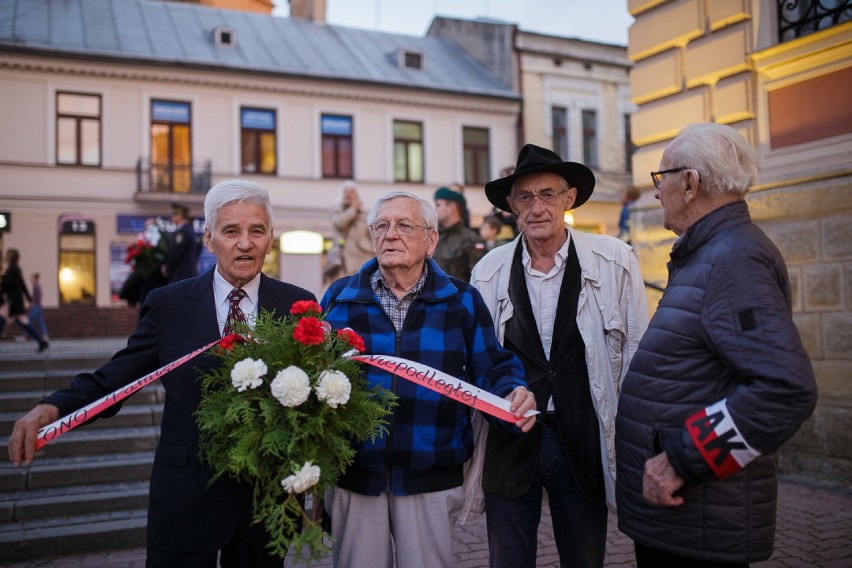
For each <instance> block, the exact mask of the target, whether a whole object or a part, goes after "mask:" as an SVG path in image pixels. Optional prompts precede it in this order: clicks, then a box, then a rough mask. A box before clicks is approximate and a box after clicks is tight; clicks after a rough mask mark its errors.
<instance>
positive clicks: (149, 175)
mask: <svg viewBox="0 0 852 568" xmlns="http://www.w3.org/2000/svg"><path fill="white" fill-rule="evenodd" d="M212 177H213V174H212V166H211V163H210V160H208V161H206V162H200V161H192V162H190V163H188V164H171V163H157V162H154V163H152V162H151V161H150V160H148V159H147V158H139V161H137V162H136V191H137V192H140V193H207V190H208V189H210V181H211V179H212Z"/></svg>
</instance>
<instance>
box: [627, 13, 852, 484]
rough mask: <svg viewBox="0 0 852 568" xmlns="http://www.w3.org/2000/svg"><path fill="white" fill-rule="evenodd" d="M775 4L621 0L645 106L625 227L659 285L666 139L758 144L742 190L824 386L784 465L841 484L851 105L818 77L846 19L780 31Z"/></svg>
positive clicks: (847, 370)
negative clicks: (802, 133) (657, 193)
mask: <svg viewBox="0 0 852 568" xmlns="http://www.w3.org/2000/svg"><path fill="white" fill-rule="evenodd" d="M777 7H778V3H777V2H774V1H772V0H737V1H730V2H728V1H726V2H717V1H715V0H628V8H629V10H630V13H631V15H633V16H634V18H635V19H636V22H635V24H634V25H633V26H632V27H631V29H630V41H629V45H628V55H629V56H630V58H631V59H632V60H633V64H634V65H633V69H632V71H631V76H630V82H631V92H632V96H633V100H634V102H635V103H636V104H637V105H638V106H639V108H638V110H637V112H636V113H635V114H634V115H633V137H634V143H635V144H636V145H637V152H636V154H635V155H634V159H633V172H634V176H633V183H634V185H635V186H636V187H639V188H641V189H642V190H643V196H642V198H641V199H640V200H639V201H638V202H637V203H636V205H635V206H634V209H633V211H632V213H631V227H632V240H633V244H634V246H635V247H636V250H637V254H638V255H639V260H640V263H641V266H642V272H643V276H644V278H645V280H646V281H647V282H651V283H654V284H660V285H664V284H665V282H666V278H667V271H666V266H665V265H666V262H667V261H668V255H669V251H670V250H671V246H672V244H673V242H674V238H675V235H674V234H673V233H671V232H670V231H667V230H665V229H663V228H662V212H661V209H660V207H659V203H658V202H657V201H656V200H655V199H654V197H653V186H652V185H651V182H650V181H651V180H650V178H649V176H648V173H649V172H650V171H652V170H657V169H659V163H660V158H661V156H662V152H663V149H664V148H665V146H666V144H668V142H669V141H671V139H672V138H673V137H674V136H676V135H677V133H678V131H679V130H680V129H681V128H682V127H683V126H684V125H686V124H688V123H691V122H718V123H723V124H728V125H730V126H732V127H733V128H736V129H737V130H738V131H739V132H740V133H741V134H743V136H745V138H746V139H747V140H749V141H750V142H751V143H752V144H753V145H754V146H755V148H756V149H757V151H758V154H759V156H760V159H761V166H760V176H759V179H758V182H757V184H756V186H755V188H754V190H753V191H752V192H751V193H750V194H749V195H748V196H747V201H748V203H749V208H750V210H751V213H752V217H753V218H754V220H755V221H756V222H757V224H758V225H759V226H760V227H761V228H762V229H763V230H764V231H765V232H766V233H767V234H768V235H769V237H770V238H771V239H772V240H773V241H774V242H775V243H776V245H777V246H778V248H779V249H780V250H781V252H782V254H783V255H784V259H785V260H786V262H787V265H788V269H789V273H790V279H791V285H792V292H793V314H794V319H795V322H796V324H797V326H798V328H799V331H800V333H801V336H802V340H803V343H804V345H805V348H806V349H807V351H808V354H809V355H810V357H811V361H812V363H813V366H814V371H815V374H816V377H817V382H818V385H819V390H820V394H819V401H818V404H817V408H816V411H815V412H814V414H813V416H812V417H811V418H810V419H809V420H808V421H807V422H806V423H805V424H804V425H803V427H802V428H801V430H800V431H799V433H798V434H797V435H796V436H795V437H794V438H793V439H792V440H790V442H788V444H787V445H786V446H785V447H784V448H783V449H782V453H781V458H782V459H781V468H782V471H784V472H785V473H791V474H796V475H801V476H804V477H808V478H810V479H813V480H817V481H824V482H829V483H837V484H843V485H849V484H852V434H850V432H852V428H850V426H852V412H851V411H852V166H851V165H850V163H849V156H850V155H852V119H850V117H849V115H850V112H849V110H848V109H849V108H850V107H849V105H848V104H846V105H837V104H831V103H830V102H829V101H830V100H831V99H830V97H829V95H830V94H831V93H827V92H825V89H823V88H821V87H820V85H821V84H823V83H822V82H823V81H825V80H826V78H834V79H836V81H847V80H848V77H849V69H850V67H852V60H850V58H849V55H848V54H849V47H850V45H852V22H845V23H840V24H838V25H835V26H829V27H827V28H825V29H822V30H820V31H817V32H814V33H811V34H808V35H806V36H803V37H800V38H798V39H796V40H794V41H789V42H784V43H779V42H778V39H777V29H778V21H777ZM791 86H792V87H795V88H796V93H795V94H797V95H798V96H799V98H798V99H797V104H796V105H792V107H793V108H792V110H791V108H790V107H791V105H787V106H784V105H781V104H773V99H772V95H773V94H775V95H779V93H780V94H784V89H788V88H790V87H791ZM835 90H836V89H835ZM776 98H778V97H777V96H776ZM789 100H791V99H790V98H789V97H788V98H787V99H784V98H783V97H782V100H781V101H780V102H789ZM778 102H779V101H776V103H778ZM782 108H783V109H784V112H781V110H782ZM773 112H775V114H774V115H773ZM791 112H793V113H795V116H791V114H790V113H791ZM826 113H828V114H831V115H832V117H831V119H829V120H828V123H829V124H830V126H831V128H826V127H825V124H826V119H825V118H823V117H822V115H823V114H826ZM791 121H793V123H794V124H795V125H797V128H799V129H802V128H803V127H802V125H805V126H806V127H808V128H809V130H808V131H809V132H816V133H822V136H821V137H820V136H810V137H808V138H807V139H802V140H799V141H798V142H797V143H795V144H789V143H786V144H785V143H782V142H783V141H782V140H781V138H780V137H779V136H778V135H777V132H778V131H779V129H781V130H783V127H784V126H785V125H786V124H788V123H791ZM648 299H649V306H650V307H651V309H652V310H653V309H654V308H655V307H656V304H657V300H658V299H659V293H658V292H656V291H653V290H649V291H648Z"/></svg>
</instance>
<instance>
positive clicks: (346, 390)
mask: <svg viewBox="0 0 852 568" xmlns="http://www.w3.org/2000/svg"><path fill="white" fill-rule="evenodd" d="M351 392H352V384H351V383H350V382H349V378H348V377H347V376H346V375H344V374H343V373H341V372H340V371H323V372H322V373H320V376H319V384H318V385H317V398H319V399H320V400H324V401H326V403H328V405H329V406H330V407H332V408H337V407H338V405H340V404H346V402H347V401H348V400H349V394H350V393H351Z"/></svg>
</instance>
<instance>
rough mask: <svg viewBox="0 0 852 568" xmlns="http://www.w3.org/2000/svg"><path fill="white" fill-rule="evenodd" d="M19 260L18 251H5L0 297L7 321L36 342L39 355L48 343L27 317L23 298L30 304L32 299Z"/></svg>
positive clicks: (19, 254) (11, 249)
mask: <svg viewBox="0 0 852 568" xmlns="http://www.w3.org/2000/svg"><path fill="white" fill-rule="evenodd" d="M20 260H21V253H19V252H18V249H13V248H10V249H9V250H8V251H6V272H4V273H3V282H2V284H0V295H2V296H3V297H4V299H5V301H6V302H7V303H8V304H9V306H8V319H10V320H12V321H14V322H15V323H17V324H18V326H19V327H20V328H21V329H23V330H24V332H25V333H26V334H27V335H29V336H30V337H32V338H33V339H35V340H36V342H37V343H38V352H39V353H41V352H42V351H44V350H45V349H47V348H48V347H50V343H48V342H47V340H46V339H44V338H43V337H42V336H41V334H40V333H39V332H38V331H36V329H35V328H34V327H33V326H32V324H31V323H30V319H29V317H28V316H27V310H26V307H25V305H24V298H26V300H27V302H32V297H31V296H30V292H29V290H27V283H26V282H24V276H23V273H22V272H21V267H20V266H19V262H20Z"/></svg>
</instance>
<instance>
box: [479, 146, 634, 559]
mask: <svg viewBox="0 0 852 568" xmlns="http://www.w3.org/2000/svg"><path fill="white" fill-rule="evenodd" d="M594 188H595V176H594V174H593V173H592V171H591V170H590V169H589V168H587V167H586V166H584V165H583V164H579V163H575V162H565V161H563V160H562V159H561V158H560V157H559V156H558V155H557V154H555V153H554V152H552V151H551V150H548V149H546V148H542V147H539V146H535V145H533V144H527V145H525V146H524V147H523V148H522V149H521V152H520V154H519V156H518V161H517V166H516V167H515V170H514V172H513V173H511V174H510V175H507V176H505V177H502V178H500V179H496V180H494V181H491V182H489V183H487V184H486V185H485V195H486V196H487V197H488V200H489V201H490V202H491V203H492V204H493V205H495V206H496V207H498V208H500V209H502V210H503V211H510V212H512V213H514V214H515V216H516V218H517V221H518V229H519V230H520V234H519V236H518V237H517V238H515V240H514V241H512V242H511V243H510V244H508V245H506V246H503V247H498V248H496V249H494V250H493V251H491V252H490V253H488V254H487V255H486V256H485V257H484V258H483V259H482V260H481V261H480V262H479V263H478V264H477V265H476V267H475V268H474V270H473V275H472V279H471V282H472V283H473V285H474V286H475V287H476V288H478V289H479V291H480V292H481V293H482V296H483V298H484V299H485V302H486V304H487V305H488V307H489V310H490V311H491V315H492V317H493V319H494V325H495V326H496V328H497V337H498V339H499V340H500V342H501V343H502V344H503V346H504V347H507V348H508V349H510V350H511V351H513V352H514V353H516V354H517V355H518V357H519V358H520V359H521V361H522V362H523V363H524V369H525V372H526V380H527V383H528V384H529V387H530V389H531V390H532V391H533V393H534V394H535V397H536V404H537V407H538V408H539V409H540V410H541V411H542V414H541V415H540V416H539V423H538V424H537V425H536V426H535V428H533V431H532V432H530V435H528V436H524V437H521V436H507V435H504V434H503V433H502V432H498V431H496V430H491V431H488V429H487V425H485V426H484V427H483V432H482V433H481V435H482V436H485V439H484V443H485V455H484V460H483V461H484V464H483V469H482V488H483V490H484V497H485V510H486V513H487V516H486V519H487V527H488V546H489V551H490V557H491V566H492V567H511V568H517V567H519V566H521V567H526V566H529V567H533V566H535V563H536V541H537V532H538V525H539V521H540V518H541V506H542V496H543V490H545V489H546V490H547V495H548V501H549V503H550V513H551V517H552V519H553V531H554V539H555V541H556V547H557V550H558V552H559V557H560V563H561V565H563V566H603V562H604V552H605V547H606V532H607V529H606V526H607V507H608V506H609V507H610V508H612V509H614V504H615V499H614V487H615V479H614V476H615V455H614V450H613V448H614V434H615V411H616V406H617V397H618V393H619V390H620V385H621V381H622V380H623V378H624V375H625V373H626V372H627V368H628V365H629V363H630V359H631V357H632V356H633V354H634V353H635V352H636V348H637V346H638V344H639V339H640V338H641V337H642V334H643V333H644V331H645V328H646V327H647V325H648V307H647V301H646V299H645V290H644V287H643V281H642V276H641V274H640V271H639V263H638V261H637V259H636V255H635V254H634V252H633V249H632V248H631V247H630V246H629V245H627V244H626V243H624V242H622V241H620V240H619V239H616V238H615V237H611V236H607V235H593V234H589V233H583V232H580V231H577V230H576V229H574V228H573V227H571V226H569V225H566V223H565V221H564V215H565V211H567V210H569V209H574V208H577V207H579V206H581V205H582V204H584V203H585V202H586V201H588V199H589V197H591V195H592V192H593V191H594ZM480 441H483V440H482V438H480ZM478 443H479V442H478Z"/></svg>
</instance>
